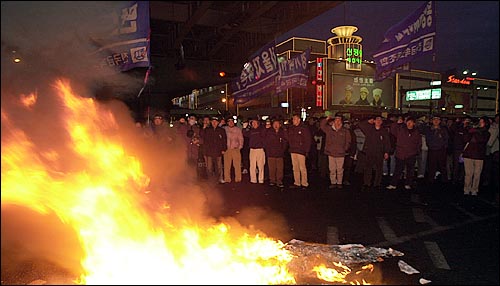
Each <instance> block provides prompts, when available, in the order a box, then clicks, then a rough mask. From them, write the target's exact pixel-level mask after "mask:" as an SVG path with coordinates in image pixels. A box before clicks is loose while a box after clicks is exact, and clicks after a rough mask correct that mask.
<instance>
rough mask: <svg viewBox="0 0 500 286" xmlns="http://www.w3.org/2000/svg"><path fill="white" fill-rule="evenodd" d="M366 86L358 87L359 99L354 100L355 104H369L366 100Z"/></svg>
mask: <svg viewBox="0 0 500 286" xmlns="http://www.w3.org/2000/svg"><path fill="white" fill-rule="evenodd" d="M367 97H368V88H366V87H364V86H362V87H361V88H360V89H359V99H358V101H356V103H355V104H356V105H370V102H368V98H367Z"/></svg>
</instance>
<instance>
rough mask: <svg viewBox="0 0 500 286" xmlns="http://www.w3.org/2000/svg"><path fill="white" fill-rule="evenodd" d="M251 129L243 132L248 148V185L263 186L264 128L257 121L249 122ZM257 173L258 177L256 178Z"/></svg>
mask: <svg viewBox="0 0 500 286" xmlns="http://www.w3.org/2000/svg"><path fill="white" fill-rule="evenodd" d="M249 121H250V125H251V128H250V129H245V130H243V136H245V137H247V138H248V147H249V148H250V154H249V160H250V183H252V184H257V183H259V184H264V165H265V164H266V153H265V151H264V138H265V136H266V127H265V126H264V125H262V124H260V122H259V120H257V119H253V120H249ZM257 172H258V173H259V177H258V178H257Z"/></svg>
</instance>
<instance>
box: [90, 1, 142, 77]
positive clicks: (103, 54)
mask: <svg viewBox="0 0 500 286" xmlns="http://www.w3.org/2000/svg"><path fill="white" fill-rule="evenodd" d="M111 17H112V18H113V22H114V24H115V25H116V27H114V29H113V30H112V32H111V34H110V35H107V37H105V38H104V39H98V42H99V48H98V49H97V50H96V51H95V52H94V54H96V55H97V57H98V60H99V65H100V66H101V67H115V68H116V69H117V70H119V71H127V70H130V69H133V68H136V67H149V66H150V49H149V40H150V37H149V35H150V24H149V1H123V5H119V6H118V7H117V8H116V10H115V11H114V12H113V13H112V15H111Z"/></svg>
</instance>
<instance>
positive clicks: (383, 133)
mask: <svg viewBox="0 0 500 286" xmlns="http://www.w3.org/2000/svg"><path fill="white" fill-rule="evenodd" d="M359 128H360V129H361V131H363V133H364V134H365V136H366V137H365V144H364V145H363V152H364V153H365V154H366V156H367V157H368V158H383V156H384V153H389V152H390V150H391V141H390V135H389V132H388V131H387V128H386V127H384V126H380V129H377V128H375V125H374V124H370V123H368V121H362V122H360V123H359Z"/></svg>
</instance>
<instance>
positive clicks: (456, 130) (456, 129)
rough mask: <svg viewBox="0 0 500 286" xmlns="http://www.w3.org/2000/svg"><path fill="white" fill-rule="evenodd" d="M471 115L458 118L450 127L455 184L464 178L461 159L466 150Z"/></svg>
mask: <svg viewBox="0 0 500 286" xmlns="http://www.w3.org/2000/svg"><path fill="white" fill-rule="evenodd" d="M470 121H471V119H470V117H465V118H463V119H458V120H457V121H455V122H453V124H452V125H451V128H450V137H451V138H450V141H451V143H452V144H451V146H452V148H453V149H452V150H451V151H452V152H453V170H452V176H451V178H452V180H453V184H460V183H462V182H463V179H464V165H463V163H461V162H460V161H459V158H460V155H461V154H462V152H463V151H464V147H465V136H466V134H467V133H468V132H469V131H468V130H469V128H470V127H471V126H470Z"/></svg>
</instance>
